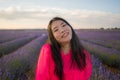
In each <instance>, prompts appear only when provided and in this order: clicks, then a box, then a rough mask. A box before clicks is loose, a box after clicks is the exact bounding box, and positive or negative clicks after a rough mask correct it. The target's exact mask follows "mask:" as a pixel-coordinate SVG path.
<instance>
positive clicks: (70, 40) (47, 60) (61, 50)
mask: <svg viewBox="0 0 120 80" xmlns="http://www.w3.org/2000/svg"><path fill="white" fill-rule="evenodd" d="M48 39H49V43H46V44H44V45H43V47H42V48H41V51H40V56H39V59H38V64H37V67H36V76H35V80H89V78H90V76H91V73H92V63H91V58H90V55H89V53H88V52H87V51H86V50H85V49H84V48H83V46H82V45H81V43H80V42H79V39H78V37H77V35H76V34H75V31H74V30H73V28H72V26H71V25H70V24H69V23H68V22H67V21H66V20H65V19H63V18H60V17H54V18H53V19H52V20H51V21H50V22H49V25H48Z"/></svg>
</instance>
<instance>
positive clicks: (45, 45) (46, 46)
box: [42, 43, 51, 50]
mask: <svg viewBox="0 0 120 80" xmlns="http://www.w3.org/2000/svg"><path fill="white" fill-rule="evenodd" d="M42 49H45V50H47V49H51V44H49V43H45V44H44V45H43V46H42Z"/></svg>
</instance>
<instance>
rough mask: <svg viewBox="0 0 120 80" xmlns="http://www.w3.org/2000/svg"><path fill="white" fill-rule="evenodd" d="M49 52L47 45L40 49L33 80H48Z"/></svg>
mask: <svg viewBox="0 0 120 80" xmlns="http://www.w3.org/2000/svg"><path fill="white" fill-rule="evenodd" d="M49 50H50V49H49V47H48V45H44V46H43V47H42V48H41V51H40V55H39V58H38V63H37V66H36V74H35V80H49V52H50V51H49Z"/></svg>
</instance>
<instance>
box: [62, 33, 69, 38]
mask: <svg viewBox="0 0 120 80" xmlns="http://www.w3.org/2000/svg"><path fill="white" fill-rule="evenodd" d="M68 34H69V32H65V33H63V35H62V36H61V37H62V38H64V37H67V36H68Z"/></svg>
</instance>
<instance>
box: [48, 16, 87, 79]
mask: <svg viewBox="0 0 120 80" xmlns="http://www.w3.org/2000/svg"><path fill="white" fill-rule="evenodd" d="M57 20H61V21H63V22H65V23H66V24H67V25H69V26H70V28H71V30H72V39H71V41H70V45H71V49H72V58H71V59H72V63H71V66H72V64H73V63H74V62H75V63H77V66H78V68H79V70H83V69H84V68H85V66H86V57H85V54H84V47H83V46H82V44H81V43H80V40H79V38H78V37H77V35H76V33H75V31H74V30H73V28H72V26H71V25H70V24H69V23H68V22H67V21H66V20H65V19H63V18H60V17H54V18H53V19H52V20H50V22H49V24H48V40H49V41H50V44H51V49H52V58H53V60H54V62H55V70H54V73H55V74H56V75H57V76H58V77H59V79H60V80H62V78H63V62H62V58H61V55H60V48H61V46H60V44H59V43H58V42H57V41H56V39H55V38H54V36H53V33H52V29H51V25H52V23H53V22H54V21H57Z"/></svg>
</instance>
